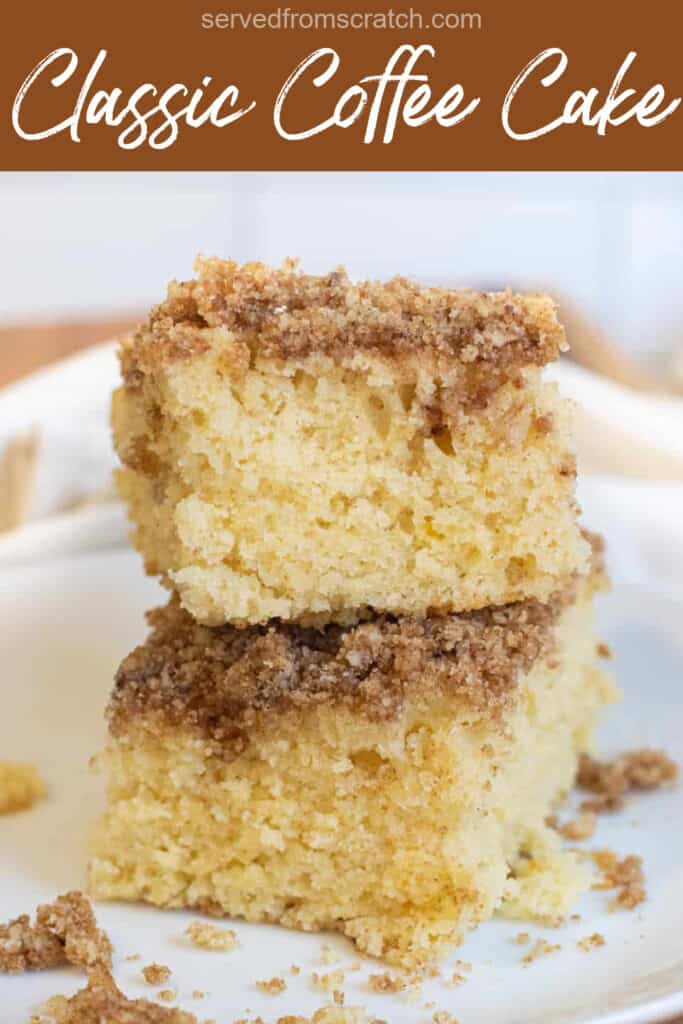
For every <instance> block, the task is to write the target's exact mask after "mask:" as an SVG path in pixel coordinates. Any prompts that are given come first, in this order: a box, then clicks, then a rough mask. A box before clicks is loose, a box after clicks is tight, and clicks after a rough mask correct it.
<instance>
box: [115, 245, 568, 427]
mask: <svg viewBox="0 0 683 1024" xmlns="http://www.w3.org/2000/svg"><path fill="white" fill-rule="evenodd" d="M195 269H196V271H197V273H198V275H199V276H198V279H197V280H193V281H187V282H182V283H178V282H173V283H172V284H171V285H170V286H169V289H168V295H167V298H166V301H165V302H163V303H162V304H161V305H159V306H157V307H155V308H154V309H153V310H152V312H151V314H150V316H149V318H148V320H147V322H146V323H145V324H143V325H142V326H141V327H140V329H139V330H138V331H137V333H136V334H135V337H134V338H133V339H132V341H130V342H128V343H127V344H126V345H125V346H124V348H123V351H122V354H121V363H122V370H123V375H124V379H125V381H126V386H127V387H129V388H135V387H136V386H139V383H140V380H141V378H142V377H143V376H144V375H145V374H147V373H154V372H155V371H156V370H157V369H158V368H159V367H160V366H162V365H163V364H168V363H171V362H175V361H179V360H184V359H189V358H193V357H194V356H197V355H202V354H203V353H204V352H206V351H207V349H208V347H209V342H208V340H207V339H206V337H205V336H204V335H203V334H202V333H201V329H202V328H207V327H211V328H221V327H222V328H227V329H228V330H231V331H233V332H235V334H236V335H237V338H238V340H239V341H241V342H242V345H241V348H242V349H243V350H244V352H243V353H240V355H236V356H235V357H234V362H235V366H234V368H233V367H226V371H227V372H230V373H235V374H237V373H239V372H240V369H241V367H242V366H243V365H244V364H245V363H246V365H248V360H249V355H250V350H253V352H254V354H255V355H258V356H259V357H261V358H265V359H302V358H305V357H307V356H310V355H317V354H319V355H325V356H329V357H331V358H332V359H335V360H343V359H348V358H353V356H354V355H356V354H358V353H359V352H366V353H368V354H374V355H376V356H378V357H383V358H386V359H392V358H393V359H398V358H405V357H406V356H408V355H411V354H414V355H420V356H422V357H423V358H425V357H431V358H432V359H438V360H440V361H441V362H442V363H444V364H446V365H448V366H453V365H455V364H460V365H462V367H463V371H464V372H463V394H462V396H461V399H460V400H461V401H462V402H463V404H465V405H475V406H479V407H482V406H485V405H486V403H487V401H488V399H489V398H490V396H491V395H492V394H493V392H494V391H495V390H496V389H497V388H498V387H501V386H502V385H503V384H504V383H506V382H507V381H509V380H512V381H515V380H518V379H519V377H520V371H521V370H522V369H523V368H524V367H527V366H543V365H544V364H545V363H548V362H550V361H552V360H554V359H556V358H557V356H558V355H559V353H560V352H561V351H564V350H565V349H566V341H565V336H564V330H563V328H562V326H561V325H560V324H559V322H558V320H557V315H556V311H555V306H554V303H553V302H552V301H551V300H550V299H549V298H548V297H547V296H542V295H515V294H513V293H512V292H511V291H503V292H476V291H471V290H466V289H462V290H453V289H446V288H425V287H421V286H419V285H417V284H415V283H413V282H412V281H409V280H407V279H406V278H400V277H397V278H394V279H393V280H391V281H388V282H386V283H381V282H375V281H361V282H352V281H351V280H350V279H349V277H348V276H347V274H346V271H345V270H344V269H343V267H338V268H337V269H336V270H333V271H332V272H331V273H328V274H325V275H321V276H313V275H309V274H303V273H301V272H299V271H298V270H297V266H296V261H295V260H286V261H285V263H284V264H283V266H282V267H281V268H280V269H272V268H270V267H267V266H265V265H264V264H262V263H246V264H244V265H243V266H240V265H239V264H237V263H235V262H233V261H230V260H218V259H203V258H199V259H198V260H197V262H196V264H195Z"/></svg>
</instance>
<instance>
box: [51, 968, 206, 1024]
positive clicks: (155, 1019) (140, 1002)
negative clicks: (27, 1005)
mask: <svg viewBox="0 0 683 1024" xmlns="http://www.w3.org/2000/svg"><path fill="white" fill-rule="evenodd" d="M45 1011H46V1012H47V1013H48V1014H49V1016H50V1018H51V1020H52V1021H54V1024H96V1022H97V1024H104V1022H109V1021H110V1022H111V1024H114V1022H116V1024H199V1021H198V1020H197V1018H196V1017H195V1016H194V1014H192V1013H188V1012H187V1011H185V1010H177V1009H175V1008H171V1007H165V1006H159V1005H158V1004H157V1003H151V1002H149V1000H147V999H128V998H127V997H126V996H125V995H124V994H123V992H121V990H120V989H119V988H118V987H117V985H116V983H115V982H114V979H113V978H112V976H111V974H110V973H109V972H108V971H107V970H104V969H98V970H96V971H94V972H92V973H91V975H90V977H89V979H88V984H87V986H86V987H85V988H82V989H80V991H78V992H76V994H75V995H73V996H71V998H67V997H66V996H53V997H52V999H49V1000H48V1002H47V1004H46V1006H45Z"/></svg>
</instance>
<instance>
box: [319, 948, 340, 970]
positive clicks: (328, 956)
mask: <svg viewBox="0 0 683 1024" xmlns="http://www.w3.org/2000/svg"><path fill="white" fill-rule="evenodd" d="M338 962H339V957H338V956H337V954H336V953H335V952H334V950H333V949H332V948H331V947H330V946H327V945H323V946H321V948H320V963H321V964H325V965H326V966H329V965H330V964H336V963H338Z"/></svg>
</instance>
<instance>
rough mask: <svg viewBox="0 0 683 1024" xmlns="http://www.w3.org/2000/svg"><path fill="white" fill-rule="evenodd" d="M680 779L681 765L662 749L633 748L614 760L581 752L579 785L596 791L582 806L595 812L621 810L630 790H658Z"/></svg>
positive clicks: (577, 780)
mask: <svg viewBox="0 0 683 1024" xmlns="http://www.w3.org/2000/svg"><path fill="white" fill-rule="evenodd" d="M677 778H678V765H677V764H676V763H675V761H672V760H671V758H670V757H668V756H667V755H666V754H665V753H664V751H662V750H649V749H643V750H634V751H631V752H630V753H626V754H621V755H620V756H619V757H616V758H614V760H612V761H598V760H596V759H595V758H593V757H590V756H589V755H588V754H581V756H580V758H579V770H578V773H577V776H576V784H577V786H578V787H579V788H580V789H585V790H587V791H588V792H590V793H594V794H595V798H594V799H591V800H584V801H583V803H582V804H581V809H582V810H584V811H590V812H594V813H601V812H603V811H618V810H620V809H621V808H622V807H623V806H624V798H625V796H626V795H627V794H628V793H631V792H638V791H643V790H653V789H659V787H660V786H665V785H669V784H671V783H672V782H674V781H675V780H676V779H677Z"/></svg>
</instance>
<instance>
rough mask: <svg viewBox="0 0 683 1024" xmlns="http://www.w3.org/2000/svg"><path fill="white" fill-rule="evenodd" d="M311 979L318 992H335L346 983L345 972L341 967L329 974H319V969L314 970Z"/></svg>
mask: <svg viewBox="0 0 683 1024" xmlns="http://www.w3.org/2000/svg"><path fill="white" fill-rule="evenodd" d="M311 981H312V983H313V988H314V989H315V990H316V992H333V991H334V990H335V989H338V988H340V987H341V986H342V985H343V984H344V972H343V971H342V970H341V968H338V969H337V970H336V971H330V972H329V973H328V974H318V973H317V971H313V974H312V975H311Z"/></svg>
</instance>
